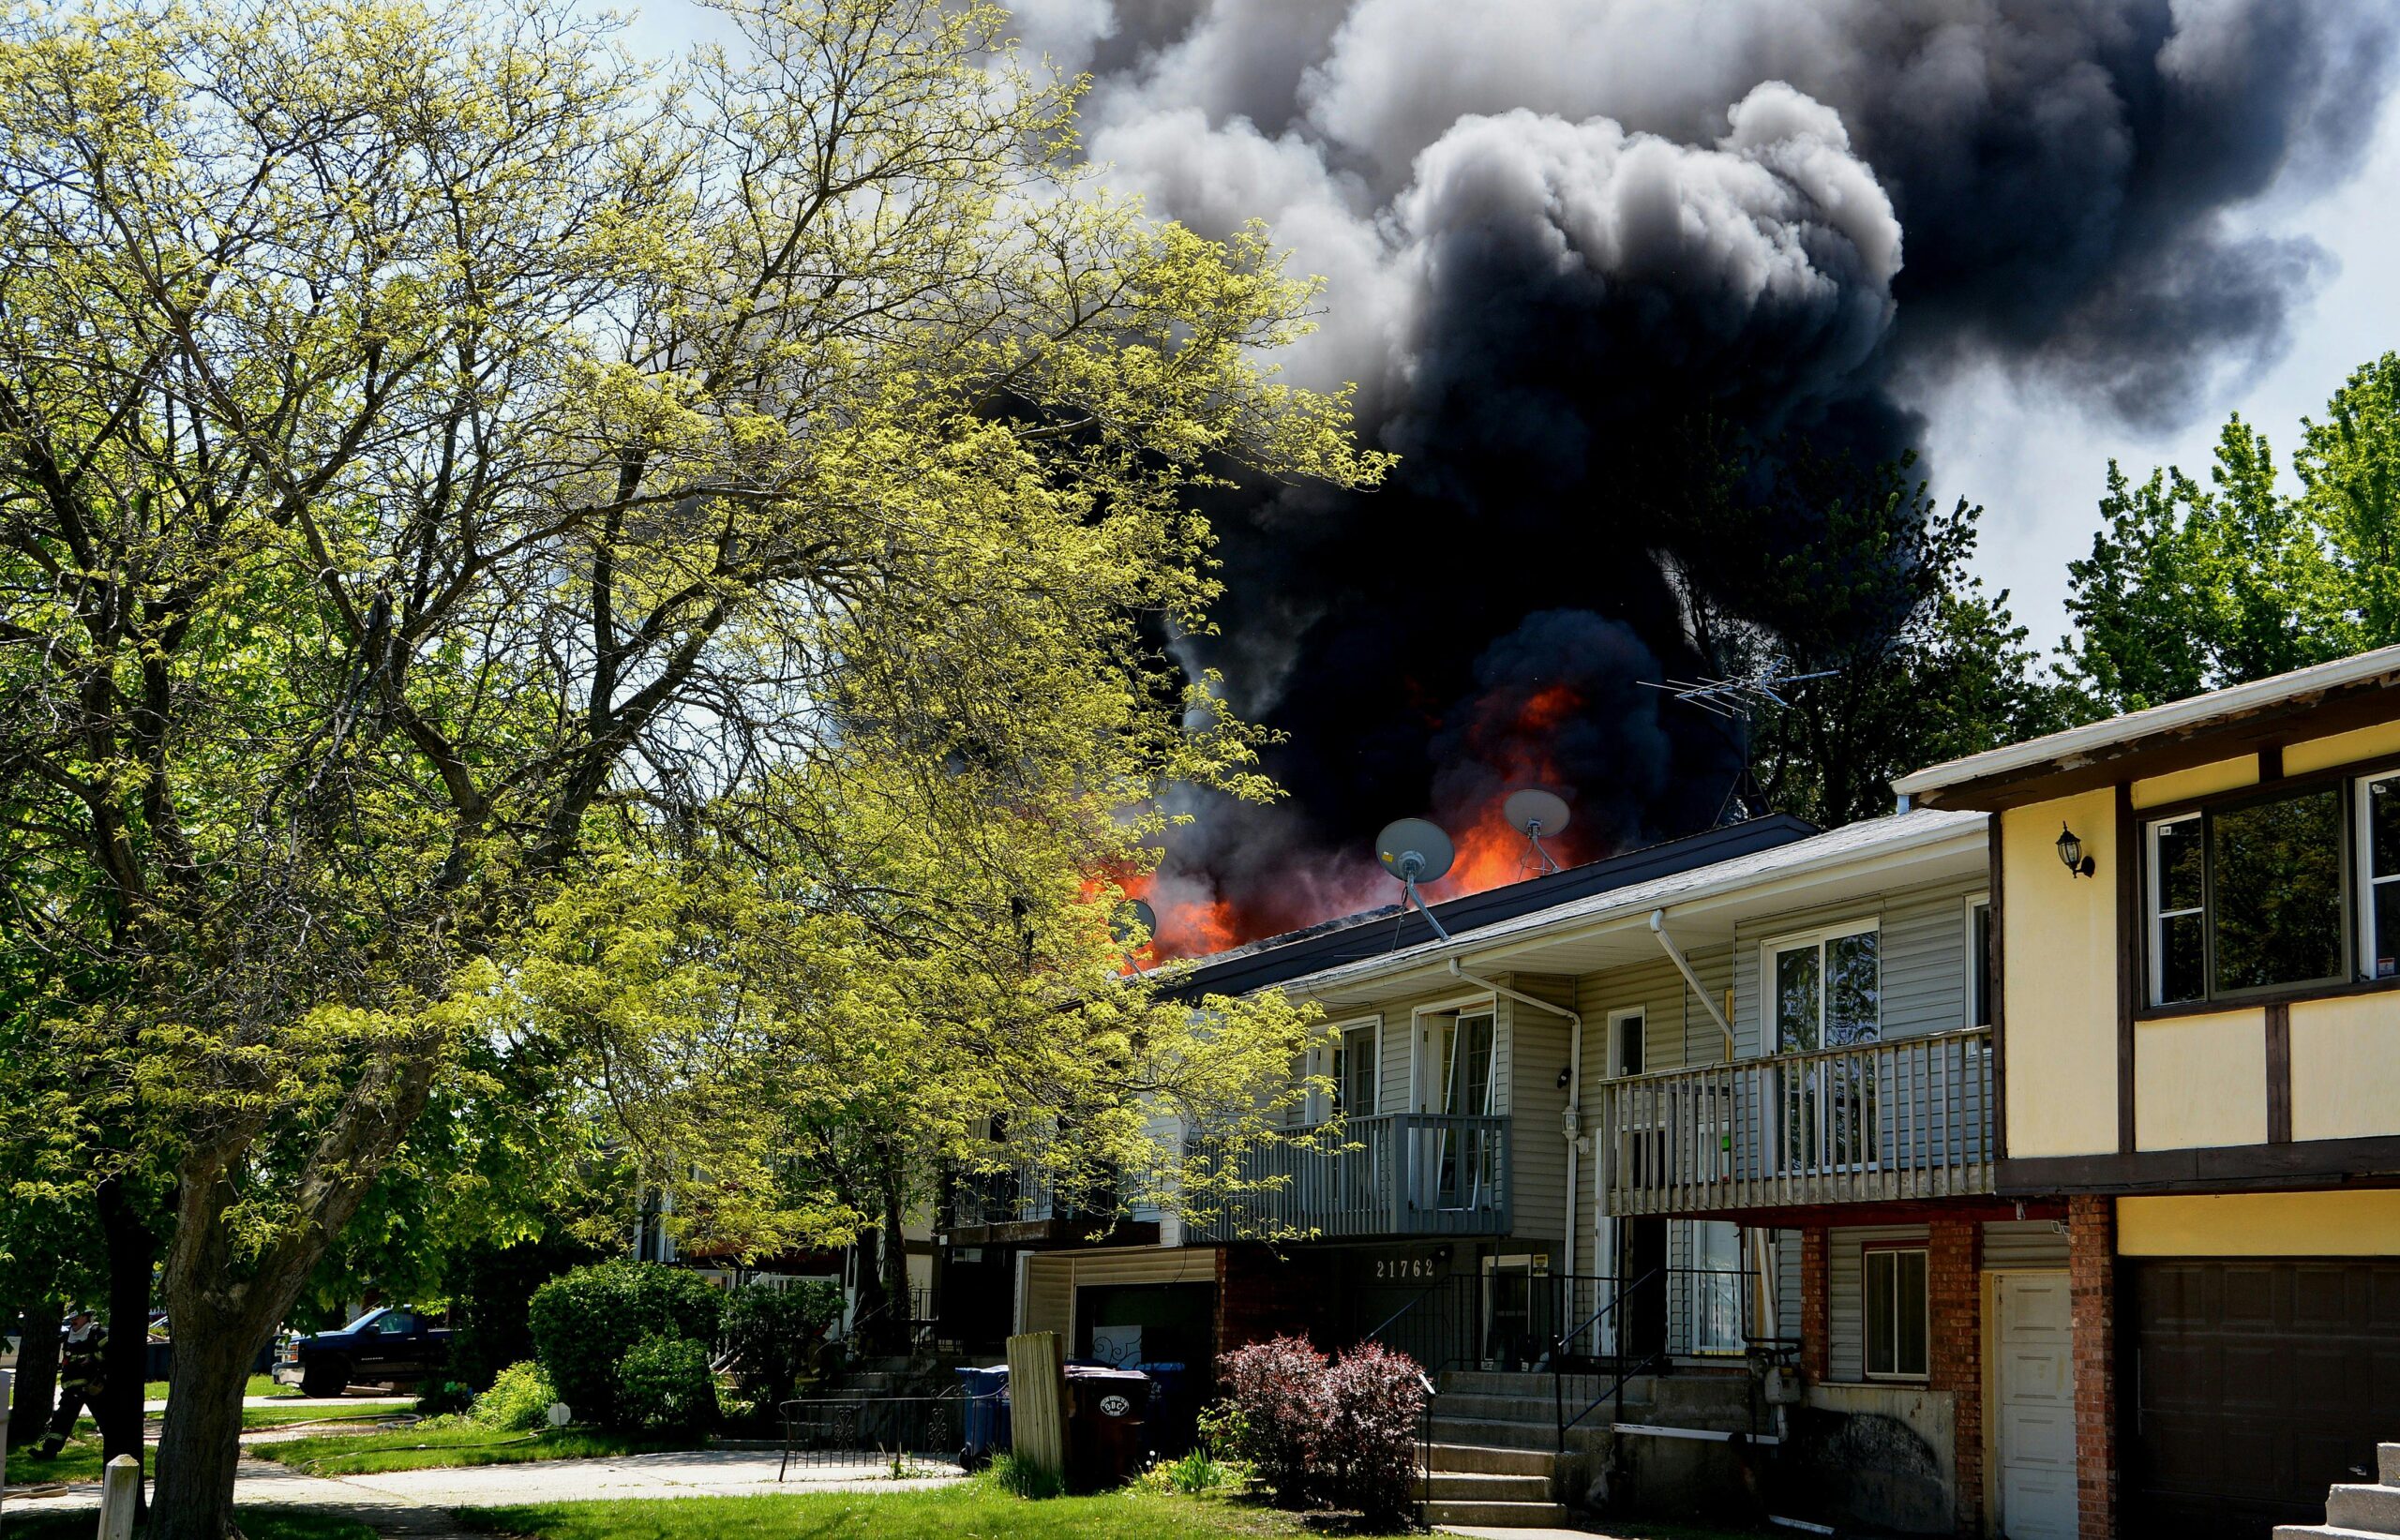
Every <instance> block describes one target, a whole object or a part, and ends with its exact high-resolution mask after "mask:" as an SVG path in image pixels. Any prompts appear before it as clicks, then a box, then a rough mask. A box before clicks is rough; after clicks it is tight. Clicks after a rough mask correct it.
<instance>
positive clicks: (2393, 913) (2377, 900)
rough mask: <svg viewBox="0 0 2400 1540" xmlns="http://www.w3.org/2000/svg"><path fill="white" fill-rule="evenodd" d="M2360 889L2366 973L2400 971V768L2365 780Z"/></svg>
mask: <svg viewBox="0 0 2400 1540" xmlns="http://www.w3.org/2000/svg"><path fill="white" fill-rule="evenodd" d="M2359 861H2360V866H2361V872H2360V878H2361V880H2360V888H2361V890H2362V894H2363V900H2364V902H2363V904H2362V905H2360V907H2361V908H2362V909H2363V911H2364V915H2363V920H2364V926H2363V938H2364V941H2365V946H2364V947H2363V949H2362V950H2361V952H2360V957H2361V959H2362V967H2361V969H2360V971H2361V972H2363V973H2364V974H2365V975H2366V976H2367V977H2368V978H2370V979H2390V978H2393V977H2395V976H2400V773H2394V774H2391V775H2378V776H2376V777H2374V778H2372V779H2370V780H2365V781H2362V782H2360V783H2359Z"/></svg>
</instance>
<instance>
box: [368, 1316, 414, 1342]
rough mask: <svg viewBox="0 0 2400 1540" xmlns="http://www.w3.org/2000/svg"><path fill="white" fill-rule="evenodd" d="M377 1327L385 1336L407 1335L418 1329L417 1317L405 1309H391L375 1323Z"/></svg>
mask: <svg viewBox="0 0 2400 1540" xmlns="http://www.w3.org/2000/svg"><path fill="white" fill-rule="evenodd" d="M375 1329H376V1330H377V1331H378V1332H380V1333H382V1334H383V1336H385V1337H406V1336H407V1335H408V1334H409V1333H411V1332H413V1331H414V1330H416V1317H414V1316H413V1315H410V1314H408V1313H407V1312H406V1311H403V1310H389V1311H386V1312H384V1315H383V1319H382V1320H381V1321H378V1322H376V1323H375Z"/></svg>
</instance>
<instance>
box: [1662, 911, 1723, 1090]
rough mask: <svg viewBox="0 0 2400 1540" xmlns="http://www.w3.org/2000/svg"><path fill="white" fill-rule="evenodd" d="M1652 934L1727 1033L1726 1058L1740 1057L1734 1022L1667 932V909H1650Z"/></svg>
mask: <svg viewBox="0 0 2400 1540" xmlns="http://www.w3.org/2000/svg"><path fill="white" fill-rule="evenodd" d="M1650 934H1652V935H1655V936H1657V937H1658V945H1659V946H1661V947H1664V948H1665V949H1667V955H1668V956H1669V957H1672V958H1673V959H1674V960H1675V971H1676V972H1678V973H1680V974H1682V975H1683V976H1684V982H1685V983H1687V984H1689V985H1690V986H1691V992H1692V993H1693V994H1697V995H1699V996H1700V1005H1701V1009H1703V1010H1705V1011H1707V1012H1708V1019H1709V1020H1710V1021H1712V1022H1715V1023H1716V1024H1717V1030H1718V1031H1719V1032H1722V1033H1724V1034H1725V1056H1726V1058H1728V1059H1729V1060H1730V1059H1734V1058H1738V1057H1740V1056H1741V1055H1740V1054H1738V1053H1737V1052H1736V1051H1735V1049H1734V1047H1733V1023H1731V1022H1729V1021H1727V1020H1726V1019H1725V1012H1723V1011H1721V1010H1719V1009H1717V1002H1716V1000H1715V999H1713V998H1711V997H1710V995H1709V993H1708V991H1707V990H1706V989H1705V988H1703V987H1702V985H1701V982H1700V975H1699V974H1696V973H1694V972H1692V970H1691V962H1690V960H1689V959H1688V958H1687V957H1685V956H1684V949H1682V948H1681V947H1678V946H1676V945H1675V938H1674V937H1673V936H1672V935H1669V934H1667V911H1666V910H1664V909H1653V910H1651V911H1650Z"/></svg>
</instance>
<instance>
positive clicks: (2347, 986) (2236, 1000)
mask: <svg viewBox="0 0 2400 1540" xmlns="http://www.w3.org/2000/svg"><path fill="white" fill-rule="evenodd" d="M2396 989H2400V979H2345V980H2343V981H2341V982H2339V983H2332V984H2294V985H2292V986H2291V988H2289V989H2277V990H2262V991H2260V992H2259V993H2258V994H2235V995H2231V996H2229V997H2228V998H2226V999H2222V1000H2183V1001H2180V1002H2178V1003H2177V1004H2174V1005H2171V1006H2148V1007H2145V1008H2144V1009H2141V1010H2139V1011H2137V1012H2136V1013H2135V1016H2134V1019H2135V1020H2136V1021H2139V1022H2171V1021H2174V1020H2176V1019H2177V1018H2179V1017H2183V1016H2230V1015H2232V1014H2233V1013H2234V1012H2236V1011H2239V1010H2257V1009H2259V1008H2260V1007H2272V1006H2286V1007H2288V1006H2295V1005H2300V1004H2302V1003H2303V1002H2305V1001H2309V1000H2339V999H2345V998H2347V997H2348V996H2349V995H2353V994H2388V993H2390V992H2391V991H2393V990H2396Z"/></svg>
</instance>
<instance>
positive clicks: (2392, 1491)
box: [2275, 1443, 2400, 1540]
mask: <svg viewBox="0 0 2400 1540" xmlns="http://www.w3.org/2000/svg"><path fill="white" fill-rule="evenodd" d="M2375 1464H2376V1479H2375V1481H2374V1482H2372V1483H2368V1482H2355V1483H2344V1484H2342V1485H2340V1486H2337V1487H2335V1488H2333V1490H2332V1491H2331V1492H2330V1493H2328V1494H2327V1495H2326V1498H2325V1522H2323V1523H2322V1524H2278V1525H2276V1526H2275V1540H2303V1537H2304V1536H2306V1537H2318V1536H2326V1535H2333V1536H2338V1537H2341V1540H2365V1537H2367V1536H2371V1535H2400V1443H2382V1444H2378V1445H2377V1446H2376V1450H2375Z"/></svg>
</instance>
